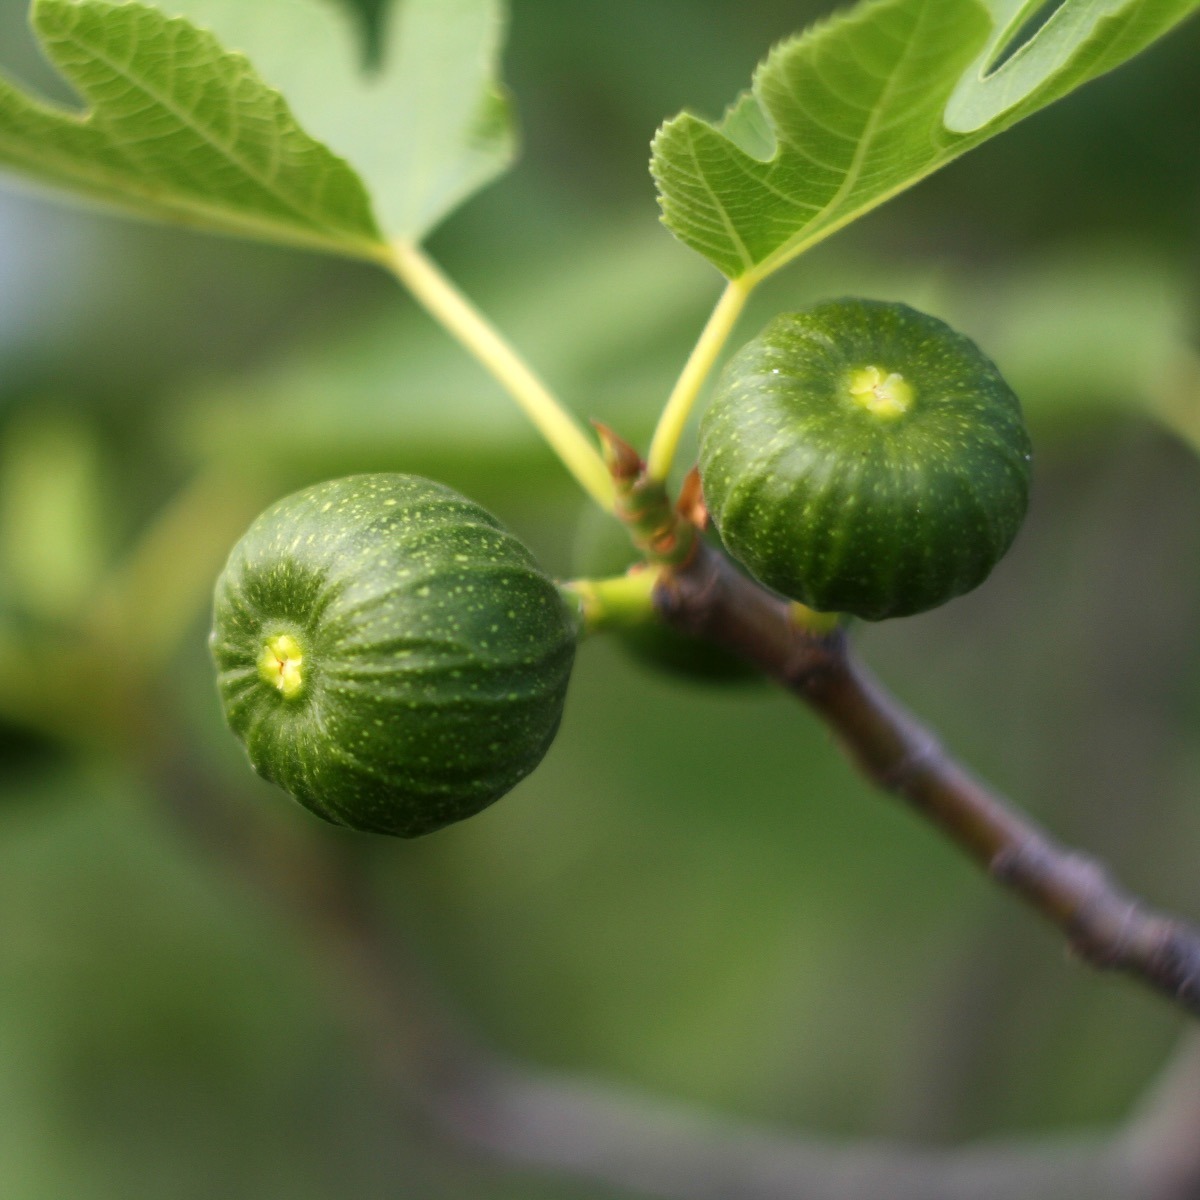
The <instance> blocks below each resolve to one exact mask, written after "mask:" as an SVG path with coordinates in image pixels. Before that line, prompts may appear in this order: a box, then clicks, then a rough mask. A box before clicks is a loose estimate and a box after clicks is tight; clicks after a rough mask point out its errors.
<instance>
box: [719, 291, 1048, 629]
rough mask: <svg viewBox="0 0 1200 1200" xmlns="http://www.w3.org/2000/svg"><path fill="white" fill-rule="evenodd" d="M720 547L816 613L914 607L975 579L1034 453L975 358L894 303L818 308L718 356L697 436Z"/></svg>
mask: <svg viewBox="0 0 1200 1200" xmlns="http://www.w3.org/2000/svg"><path fill="white" fill-rule="evenodd" d="M700 438H701V441H700V471H701V477H702V480H703V485H704V497H705V501H706V503H707V505H708V508H709V511H710V513H711V514H712V517H713V520H714V522H715V524H716V525H717V528H718V529H719V530H720V533H721V537H722V539H723V541H724V543H725V545H726V547H727V548H728V550H729V551H730V552H731V553H732V554H733V555H734V557H735V558H737V559H738V560H739V561H740V562H741V563H743V564H744V565H745V566H746V567H747V568H748V569H749V570H750V571H751V572H752V573H753V574H754V575H755V576H756V577H757V578H758V579H759V580H760V581H761V582H763V583H765V584H767V585H768V586H769V587H771V588H773V589H775V590H776V591H778V592H780V593H781V594H783V595H785V596H788V597H790V598H791V599H793V600H797V601H799V602H801V603H802V604H805V605H807V606H808V607H809V608H812V609H815V610H817V611H818V612H838V613H851V614H854V615H856V616H859V617H863V618H866V619H868V620H881V619H883V618H885V617H897V616H906V615H909V614H912V613H917V612H923V611H925V610H927V609H930V608H934V607H936V606H937V605H940V604H943V603H945V602H946V601H947V600H950V599H952V598H953V597H955V596H959V595H962V594H963V593H964V592H968V591H970V590H971V589H972V588H974V587H977V586H978V585H979V584H980V583H982V582H983V580H984V579H985V578H986V577H987V576H988V574H989V573H990V572H991V570H992V568H993V567H994V566H995V565H996V563H997V562H999V560H1000V559H1001V558H1002V557H1003V555H1004V554H1005V552H1006V551H1007V550H1008V548H1009V546H1010V545H1011V544H1012V542H1013V539H1014V538H1015V537H1016V535H1017V531H1018V530H1019V529H1020V527H1021V523H1022V521H1023V519H1024V516H1025V510H1026V506H1027V503H1028V496H1029V474H1030V461H1031V456H1032V451H1031V447H1030V441H1029V435H1028V433H1027V431H1026V428H1025V423H1024V420H1023V417H1022V414H1021V406H1020V403H1019V401H1018V399H1017V397H1016V395H1015V394H1014V393H1013V391H1012V389H1011V388H1010V387H1009V386H1008V384H1007V383H1005V381H1004V379H1003V377H1002V376H1001V374H1000V372H999V371H998V370H997V368H996V367H995V365H994V364H993V363H992V362H991V360H990V359H989V358H987V356H986V355H984V354H983V352H982V351H981V350H980V349H979V348H978V347H977V346H976V345H975V344H974V343H973V342H972V341H971V340H970V339H968V338H966V337H964V336H963V335H962V334H960V333H956V332H955V331H954V330H953V329H951V328H950V327H949V326H948V325H946V324H945V323H944V322H942V321H940V320H938V319H937V318H935V317H931V316H928V315H926V314H924V313H920V312H917V311H916V310H914V309H912V308H909V307H907V306H906V305H903V304H892V303H884V302H880V301H871V300H854V299H848V300H834V301H829V302H826V303H823V304H818V305H816V306H815V307H813V308H810V309H808V310H806V311H804V312H798V313H785V314H784V315H782V316H780V317H777V318H776V319H775V320H774V321H772V322H771V323H770V324H769V325H768V326H767V327H766V329H765V330H764V331H763V332H762V333H761V334H760V335H759V336H758V337H757V338H755V339H754V340H753V341H751V342H749V343H748V344H747V345H746V346H744V347H743V348H742V349H741V350H740V351H739V352H738V353H737V354H736V355H735V356H734V357H733V358H732V359H731V361H730V363H729V365H728V366H727V367H726V369H725V371H724V373H723V375H722V376H721V379H720V380H719V382H718V385H717V388H716V390H715V394H714V396H713V399H712V402H711V404H710V406H709V408H708V410H707V412H706V413H705V415H704V418H703V421H702V423H701V432H700Z"/></svg>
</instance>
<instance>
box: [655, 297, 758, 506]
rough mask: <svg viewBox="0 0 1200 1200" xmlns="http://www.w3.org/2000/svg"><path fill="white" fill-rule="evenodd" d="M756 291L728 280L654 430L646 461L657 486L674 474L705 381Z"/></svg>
mask: <svg viewBox="0 0 1200 1200" xmlns="http://www.w3.org/2000/svg"><path fill="white" fill-rule="evenodd" d="M753 288H754V284H753V283H752V282H750V281H749V280H747V279H745V278H743V279H731V280H730V281H729V283H728V284H727V285H726V287H725V291H724V292H723V293H722V294H721V298H720V300H718V301H717V306H716V308H714V309H713V312H712V316H710V317H709V319H708V324H707V325H705V327H704V331H703V332H702V333H701V334H700V339H699V341H697V343H696V345H695V348H694V349H693V350H692V353H691V355H690V356H689V357H688V360H687V362H686V363H685V364H684V368H683V373H682V374H681V375H680V376H679V380H678V382H677V383H676V384H675V388H674V390H673V391H672V392H671V395H670V397H669V398H668V399H667V404H666V407H665V408H664V409H663V412H662V416H661V417H659V419H658V427H657V428H656V429H655V431H654V438H653V440H652V441H651V443H650V453H649V455H648V457H647V459H646V474H647V476H648V477H649V478H650V479H652V480H654V481H655V482H656V483H663V482H665V481H666V478H667V476H668V475H669V474H670V473H671V467H672V465H673V464H674V462H675V455H676V453H677V451H678V450H679V441H680V439H681V438H682V437H683V431H684V430H685V429H686V428H687V423H688V418H689V417H690V416H691V414H692V409H693V408H694V407H695V404H696V399H697V397H698V396H699V395H700V389H701V388H703V387H704V381H705V380H706V379H707V378H708V376H709V374H710V373H711V372H712V369H713V367H714V365H715V364H716V361H717V359H718V358H719V357H720V354H721V351H722V350H723V349H724V348H725V343H726V342H727V341H728V340H729V335H730V334H731V333H732V332H733V328H734V326H735V325H736V324H737V321H738V318H739V317H740V316H741V315H742V309H743V308H745V306H746V301H747V299H749V296H750V293H751V291H752V290H753Z"/></svg>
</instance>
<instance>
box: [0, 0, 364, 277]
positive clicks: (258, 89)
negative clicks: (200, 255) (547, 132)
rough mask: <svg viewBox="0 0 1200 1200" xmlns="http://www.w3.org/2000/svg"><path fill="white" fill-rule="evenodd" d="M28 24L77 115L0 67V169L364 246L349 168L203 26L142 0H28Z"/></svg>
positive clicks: (163, 209)
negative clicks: (120, 0) (69, 91)
mask: <svg viewBox="0 0 1200 1200" xmlns="http://www.w3.org/2000/svg"><path fill="white" fill-rule="evenodd" d="M32 22H33V28H34V32H35V34H36V35H37V37H38V38H39V40H40V42H41V44H42V46H43V47H44V48H45V51H46V54H47V55H48V57H49V58H50V60H51V62H52V63H53V64H54V65H55V67H56V68H57V69H58V70H59V71H60V72H61V73H62V75H63V76H64V78H65V79H67V80H68V81H69V82H70V83H71V84H72V85H73V86H74V87H75V89H76V90H77V91H78V92H79V94H80V96H81V97H82V98H83V100H84V101H85V103H86V105H87V109H86V111H83V112H75V111H71V110H68V109H64V108H60V107H58V106H55V105H51V104H48V103H43V102H40V101H38V100H36V99H34V98H32V97H30V96H28V95H26V94H24V93H22V92H21V91H19V90H18V89H17V88H16V87H14V86H13V85H12V84H10V83H8V82H7V81H5V80H4V79H3V78H2V77H0V166H5V167H9V168H11V169H13V170H16V171H18V172H20V173H21V174H22V175H24V176H26V177H27V178H28V179H30V180H32V181H33V182H35V183H38V184H48V185H51V186H55V187H62V188H66V189H68V190H70V191H72V192H74V193H76V194H77V195H80V196H83V197H85V198H87V199H91V200H96V201H100V202H103V203H107V204H113V205H117V206H118V207H120V208H123V209H125V210H127V211H129V212H131V213H134V214H136V215H139V216H143V217H150V218H156V219H165V220H173V221H180V222H184V223H187V224H191V225H196V226H200V227H203V228H208V229H213V230H218V231H221V232H225V233H233V234H240V235H244V236H249V237H255V238H261V239H265V240H269V241H279V242H288V243H293V244H297V245H305V246H313V247H318V248H322V249H328V250H336V251H339V252H342V253H348V254H358V255H364V256H370V255H372V254H373V253H375V252H376V250H377V248H378V246H379V243H380V241H381V236H380V234H379V231H378V228H377V226H376V223H375V219H374V216H373V215H372V212H371V205H370V201H369V199H368V197H367V194H366V191H365V190H364V188H363V186H362V183H361V182H360V180H359V179H358V177H357V176H356V175H355V173H354V172H353V170H351V168H350V167H349V166H347V164H346V163H345V162H344V161H343V160H342V159H340V158H338V157H337V156H336V155H334V154H333V153H332V152H331V151H329V150H328V149H327V148H326V147H324V146H323V145H321V143H319V142H317V141H315V140H314V139H313V138H311V137H310V136H309V135H308V134H307V133H305V132H304V130H303V129H302V128H301V127H300V125H299V124H298V123H297V121H296V119H295V117H294V116H293V115H292V112H291V110H290V109H289V107H288V105H287V103H286V101H285V100H284V99H283V97H282V96H280V94H279V93H278V92H276V91H275V90H273V89H272V88H270V87H268V86H267V85H266V84H264V83H263V81H262V80H261V79H260V78H259V77H258V75H257V74H256V73H255V72H254V69H253V68H252V67H251V65H250V64H249V62H248V61H247V60H246V59H245V58H244V57H243V56H242V55H240V54H231V53H228V52H227V51H225V50H224V49H222V47H221V46H220V45H219V44H218V43H217V41H216V40H215V38H214V37H213V36H212V35H211V34H210V33H208V32H206V31H204V30H200V29H196V28H195V27H193V26H192V25H190V24H188V23H187V22H186V21H183V20H179V19H177V18H168V17H167V16H166V15H165V14H164V13H162V12H160V11H159V10H157V9H154V8H148V7H145V6H143V5H140V4H112V3H107V2H101V0H85V2H83V3H73V2H71V0H35V2H34V5H33V9H32Z"/></svg>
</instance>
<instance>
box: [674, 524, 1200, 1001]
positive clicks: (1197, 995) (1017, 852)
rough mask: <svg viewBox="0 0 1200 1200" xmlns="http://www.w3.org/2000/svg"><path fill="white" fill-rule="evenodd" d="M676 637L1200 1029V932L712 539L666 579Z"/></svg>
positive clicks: (1088, 953)
mask: <svg viewBox="0 0 1200 1200" xmlns="http://www.w3.org/2000/svg"><path fill="white" fill-rule="evenodd" d="M654 602H655V605H656V607H657V609H658V612H659V615H660V616H661V617H662V619H663V620H664V621H666V622H667V624H669V625H672V626H674V627H675V628H677V629H680V630H682V631H683V632H684V633H688V634H691V635H692V636H693V637H701V638H706V639H708V640H710V641H713V642H715V643H716V644H717V645H719V646H724V647H725V648H726V649H728V650H731V651H733V652H734V653H736V654H740V655H741V656H742V657H743V658H745V659H746V660H747V661H749V662H751V663H753V664H754V665H756V666H757V667H759V668H760V669H761V670H762V671H764V672H765V673H766V674H767V675H768V676H769V677H771V678H772V679H774V680H775V681H776V682H777V683H778V684H780V685H781V686H782V687H784V688H786V689H787V690H788V691H790V692H791V693H792V694H793V695H794V696H796V697H797V699H799V700H802V701H803V702H804V703H805V704H807V705H808V706H809V707H810V708H811V709H812V710H813V711H814V712H815V713H816V714H817V716H819V717H820V718H821V719H822V720H823V721H824V722H825V724H826V725H827V726H828V727H829V728H830V729H831V730H832V732H833V733H834V734H835V735H836V736H837V738H838V740H839V741H840V742H841V744H842V747H843V749H844V750H845V751H846V753H847V755H848V756H849V758H850V759H851V760H852V761H853V762H854V763H855V765H857V766H858V768H859V769H860V770H861V771H862V772H863V774H864V775H865V776H866V777H867V778H868V779H869V780H871V781H872V782H873V783H874V784H875V785H876V786H877V787H879V788H880V789H882V790H883V791H885V792H889V793H890V794H892V795H893V796H895V797H896V798H897V799H899V800H902V801H904V802H905V803H906V804H907V805H908V806H909V807H910V808H911V809H912V810H913V811H914V812H915V813H916V814H917V815H918V816H920V817H922V818H923V819H924V820H926V821H927V822H929V823H930V824H932V825H933V826H934V827H935V828H937V829H939V830H940V831H941V832H942V833H943V834H944V835H945V836H946V837H948V838H949V839H950V841H951V842H953V843H954V844H955V845H956V846H957V847H958V848H959V849H960V850H961V851H962V852H963V853H965V854H966V855H967V856H968V857H969V858H971V859H973V860H974V861H975V862H976V863H977V864H978V865H979V866H980V867H982V868H983V869H984V870H985V871H986V872H987V874H988V875H990V876H991V878H992V879H993V880H994V881H995V882H997V883H999V884H1000V885H1001V886H1003V887H1005V888H1008V889H1009V890H1010V891H1012V892H1013V893H1015V894H1016V895H1017V896H1019V897H1020V898H1021V899H1023V900H1024V901H1025V902H1026V903H1027V904H1029V905H1031V906H1032V907H1033V908H1035V909H1036V910H1038V911H1039V912H1040V913H1041V914H1042V915H1043V916H1044V917H1045V918H1047V919H1048V920H1049V921H1050V922H1051V923H1053V924H1054V925H1056V926H1057V927H1058V928H1059V930H1060V931H1061V932H1062V933H1063V934H1064V935H1065V936H1066V938H1067V942H1068V944H1069V946H1070V948H1071V949H1072V950H1073V951H1074V952H1075V954H1076V955H1077V956H1078V957H1079V958H1081V959H1083V960H1084V961H1085V962H1088V963H1090V964H1091V965H1092V966H1094V967H1097V968H1100V969H1103V970H1111V971H1122V972H1124V973H1126V974H1127V975H1130V976H1132V977H1133V978H1135V979H1137V980H1139V981H1140V982H1141V983H1143V984H1146V985H1148V986H1149V987H1151V988H1153V989H1155V990H1156V991H1158V992H1159V993H1160V994H1162V995H1164V996H1166V997H1167V998H1168V999H1169V1000H1171V1001H1173V1002H1174V1003H1175V1004H1176V1005H1178V1006H1179V1007H1180V1008H1182V1009H1183V1010H1184V1011H1186V1012H1189V1013H1191V1014H1192V1015H1193V1016H1200V928H1197V927H1196V926H1194V925H1191V924H1189V923H1188V922H1186V921H1184V920H1182V919H1180V918H1178V917H1174V916H1170V915H1167V914H1165V913H1161V912H1158V911H1156V910H1154V909H1152V908H1150V907H1149V906H1148V905H1147V904H1145V903H1144V902H1143V901H1142V900H1141V899H1139V898H1137V897H1135V896H1133V895H1131V894H1129V893H1127V892H1125V891H1124V890H1123V889H1122V888H1120V887H1119V886H1118V885H1117V884H1115V883H1114V882H1113V881H1112V880H1111V879H1110V878H1109V876H1108V873H1107V871H1106V870H1105V869H1104V867H1103V866H1102V865H1101V864H1100V863H1098V862H1096V861H1094V860H1093V859H1091V858H1089V857H1087V856H1086V855H1084V854H1082V853H1080V852H1079V851H1077V850H1073V849H1070V848H1069V847H1066V846H1063V845H1061V844H1060V843H1059V842H1057V841H1056V840H1055V839H1054V838H1052V837H1051V836H1050V834H1049V833H1047V832H1046V831H1045V830H1044V829H1042V828H1041V827H1040V826H1039V825H1038V824H1037V823H1036V822H1035V821H1033V820H1032V819H1031V818H1029V817H1027V816H1025V815H1024V814H1023V813H1022V812H1020V811H1019V810H1018V809H1017V808H1016V807H1015V806H1014V805H1013V804H1012V803H1011V802H1010V801H1009V800H1008V799H1007V798H1006V797H1004V796H1002V795H1000V794H999V793H998V792H994V791H992V790H991V789H990V788H988V787H986V786H985V785H984V784H983V783H981V782H980V781H979V780H977V779H976V778H975V777H974V776H972V775H971V774H969V773H968V772H967V770H966V769H965V768H964V767H962V766H960V765H959V764H958V762H956V761H955V760H954V759H953V758H952V757H951V756H950V754H949V753H948V752H947V751H946V750H945V748H944V747H943V746H942V745H941V743H940V742H939V741H938V739H937V738H936V737H935V736H934V734H933V733H932V732H931V731H929V730H928V729H926V728H925V727H924V726H923V725H922V724H921V723H920V722H919V721H918V720H917V719H916V718H915V717H914V716H912V715H911V714H910V713H909V712H908V711H907V710H906V709H904V708H903V707H902V706H901V705H900V704H899V703H898V702H897V701H896V700H894V699H893V698H892V697H891V696H890V695H889V694H888V693H887V692H886V691H885V690H884V689H883V687H882V686H881V685H880V684H879V683H878V682H877V681H876V680H875V679H874V678H873V677H872V676H871V674H870V673H869V672H868V671H867V669H866V668H865V667H864V666H863V665H862V664H861V663H860V662H859V661H858V660H857V658H856V657H855V655H854V653H853V651H852V649H851V647H850V643H849V640H848V639H847V637H846V634H845V631H844V630H842V629H836V630H833V631H830V632H826V633H819V632H816V631H814V630H811V629H806V628H804V625H803V624H802V623H801V622H799V621H797V619H796V615H797V614H796V613H795V611H794V609H793V606H792V605H790V604H789V603H788V601H786V600H784V599H782V598H781V597H779V596H776V595H774V594H772V593H771V592H769V591H767V590H766V589H765V588H763V587H761V586H760V585H758V584H757V583H755V582H754V581H753V580H751V579H749V578H747V576H745V575H743V574H742V573H741V572H740V571H738V570H737V569H736V568H735V567H734V566H733V564H732V563H731V562H730V560H729V559H728V558H726V557H725V555H724V554H722V553H721V552H720V551H718V550H717V549H715V548H714V547H712V546H710V545H708V543H706V542H704V541H703V540H702V539H701V540H698V541H697V544H696V552H695V554H693V555H692V557H691V558H690V559H689V560H688V561H687V562H686V563H684V564H683V565H682V566H680V567H675V568H670V569H667V570H665V571H664V572H663V574H662V576H661V578H660V582H659V585H658V587H657V588H656V590H655V594H654Z"/></svg>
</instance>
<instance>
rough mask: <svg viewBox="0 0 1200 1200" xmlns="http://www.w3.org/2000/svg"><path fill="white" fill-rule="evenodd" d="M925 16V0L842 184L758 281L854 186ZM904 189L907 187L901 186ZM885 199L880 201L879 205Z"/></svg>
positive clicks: (809, 236) (761, 267)
mask: <svg viewBox="0 0 1200 1200" xmlns="http://www.w3.org/2000/svg"><path fill="white" fill-rule="evenodd" d="M928 13H929V0H924V3H923V4H922V5H921V10H920V13H919V15H918V17H917V20H916V21H915V22H914V23H913V27H912V31H911V33H910V35H909V37H908V38H906V39H905V42H904V48H903V50H902V51H901V53H900V57H899V59H898V60H897V62H896V65H895V67H894V68H893V70H892V72H891V74H890V75H889V76H888V78H887V80H886V82H885V83H884V86H883V90H882V91H881V92H880V93H879V97H878V99H877V100H876V101H875V103H874V104H873V105H872V107H871V111H870V113H869V114H868V116H867V120H866V122H865V124H864V125H863V132H862V136H861V137H860V138H859V140H858V144H857V145H856V146H855V148H854V154H853V156H852V158H851V160H850V165H849V166H848V167H847V168H846V175H845V178H843V180H842V182H841V183H840V184H839V185H838V189H837V191H836V192H834V194H833V195H832V196H831V197H830V198H829V200H828V201H827V202H826V203H825V204H824V205H823V206H822V207H821V208H820V209H819V210H818V211H817V212H816V213H814V214H813V216H812V217H810V218H809V220H808V221H807V222H806V223H805V224H804V226H803V227H802V228H801V229H799V230H797V231H796V232H795V233H794V234H793V235H792V236H791V237H790V238H788V240H787V241H786V242H784V243H783V244H782V245H780V246H779V247H778V248H777V249H776V250H774V251H773V252H772V253H771V254H768V255H767V256H766V258H764V259H763V260H762V261H761V262H760V263H758V264H757V266H756V267H754V268H752V271H753V272H754V273H755V274H756V275H757V276H758V277H759V278H763V277H765V276H767V275H769V274H771V272H772V271H774V270H775V269H776V268H777V267H778V266H782V265H783V263H784V262H786V261H787V260H788V259H790V258H792V257H794V255H795V252H796V251H797V250H798V249H800V248H803V247H805V246H807V245H810V244H811V243H812V241H814V240H816V236H817V235H819V234H820V233H821V232H822V230H821V222H822V221H823V220H825V218H827V217H828V216H829V214H830V213H832V212H836V211H837V208H838V205H840V204H841V203H843V202H844V201H845V199H846V197H847V196H848V195H850V193H851V192H852V191H853V190H854V187H855V185H856V184H857V183H858V180H859V178H860V176H861V174H862V168H863V163H864V162H865V161H866V157H867V155H868V154H869V153H870V150H871V148H872V144H873V141H874V138H875V134H876V133H877V132H878V127H879V122H880V120H881V119H882V116H881V114H882V112H883V110H884V109H885V108H886V107H887V104H888V102H889V100H890V98H891V95H892V92H893V90H894V88H895V85H896V80H897V78H898V77H899V76H900V75H901V73H902V72H903V70H904V68H905V67H906V66H907V65H908V60H909V56H910V55H911V53H912V50H913V47H914V46H915V45H916V43H917V38H918V35H919V34H920V32H921V30H922V28H923V27H924V25H925V19H926V16H927V14H928ZM905 186H906V187H907V186H908V184H905ZM884 198H885V197H881V198H880V201H879V202H880V203H882V200H883V199H884ZM872 207H874V204H873V203H867V204H865V205H863V206H861V207H860V208H858V209H855V210H853V212H854V214H855V215H857V214H858V213H861V212H863V211H866V210H868V209H870V208H872ZM831 232H832V231H831Z"/></svg>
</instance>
